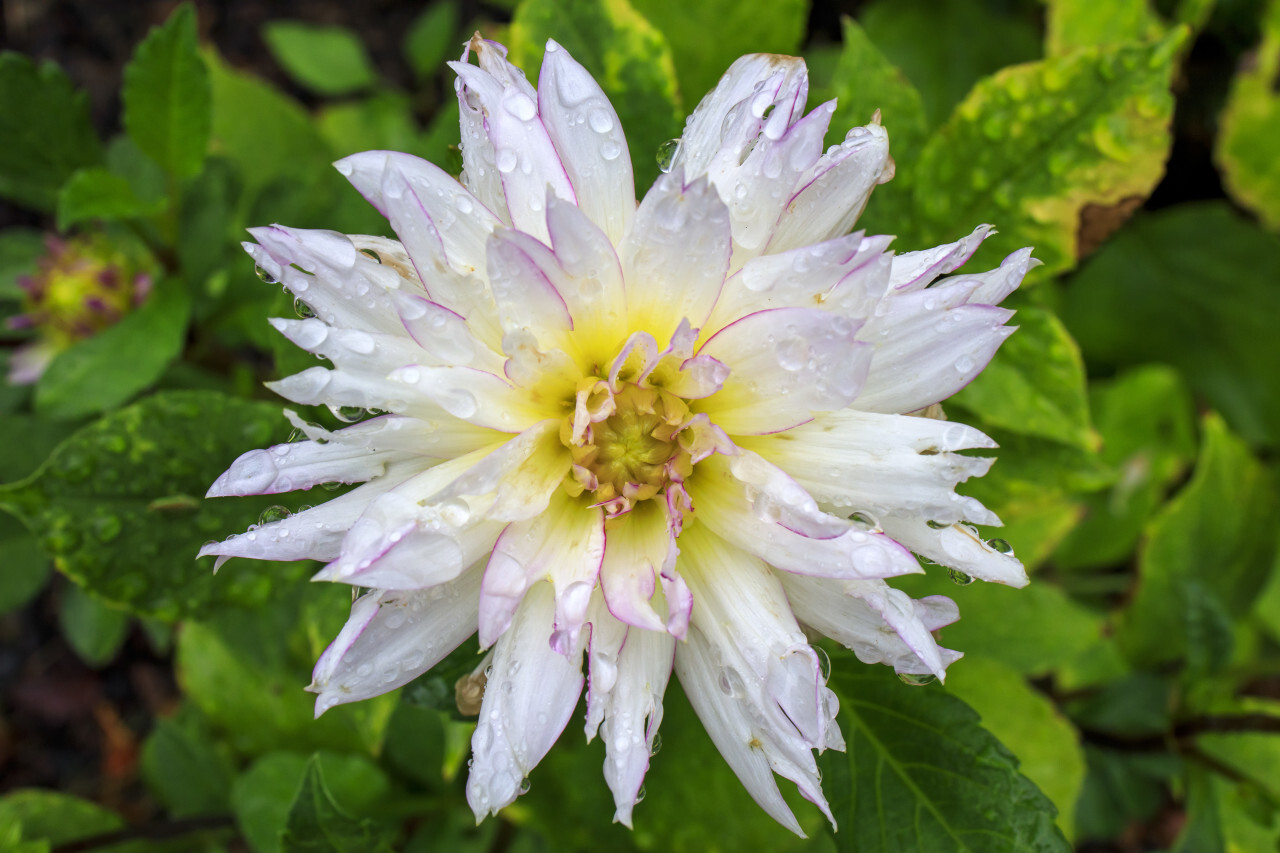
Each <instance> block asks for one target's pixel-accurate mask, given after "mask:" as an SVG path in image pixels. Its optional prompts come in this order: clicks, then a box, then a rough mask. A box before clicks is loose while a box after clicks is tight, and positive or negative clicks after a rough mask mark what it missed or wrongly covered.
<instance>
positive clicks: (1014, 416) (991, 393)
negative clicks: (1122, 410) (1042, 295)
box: [951, 307, 1099, 450]
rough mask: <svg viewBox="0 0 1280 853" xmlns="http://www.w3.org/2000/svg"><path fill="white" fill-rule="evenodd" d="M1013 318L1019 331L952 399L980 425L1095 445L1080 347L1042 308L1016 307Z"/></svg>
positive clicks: (1088, 447) (1090, 447)
mask: <svg viewBox="0 0 1280 853" xmlns="http://www.w3.org/2000/svg"><path fill="white" fill-rule="evenodd" d="M1015 322H1016V323H1017V324H1018V331H1017V332H1016V333H1014V335H1013V337H1011V338H1009V340H1007V341H1005V342H1004V345H1003V346H1002V347H1001V348H1000V350H999V352H997V353H996V357H995V358H994V359H992V360H991V363H990V364H989V365H987V369H986V370H984V371H982V373H981V375H979V376H978V378H977V379H975V380H974V381H973V382H972V383H970V384H969V386H968V387H967V388H965V389H963V390H962V391H961V392H960V393H959V394H956V395H955V396H954V397H952V398H951V404H953V405H956V406H960V407H962V408H965V409H968V410H969V411H970V412H973V413H974V414H975V415H976V416H977V418H978V420H979V421H980V424H978V425H979V426H981V425H983V424H989V425H991V426H994V427H998V428H1000V429H1006V430H1010V431H1012V432H1016V433H1019V434H1021V435H1031V436H1037V437H1039V438H1047V439H1050V440H1053V441H1060V442H1063V443H1064V444H1072V445H1075V446H1077V447H1080V448H1082V449H1084V450H1096V449H1097V448H1098V443H1099V442H1098V435H1097V433H1095V432H1094V430H1093V426H1092V424H1091V423H1090V421H1089V402H1088V398H1087V397H1086V396H1085V376H1084V361H1083V360H1082V359H1081V357H1080V348H1079V347H1078V346H1076V342H1075V341H1074V340H1072V338H1071V335H1070V333H1068V332H1067V330H1066V328H1065V327H1064V326H1063V325H1062V322H1061V321H1060V320H1059V319H1058V318H1057V317H1055V316H1054V315H1053V314H1052V313H1051V312H1049V311H1046V310H1044V309H1043V308H1030V307H1027V308H1021V309H1019V310H1018V314H1017V316H1016V317H1015Z"/></svg>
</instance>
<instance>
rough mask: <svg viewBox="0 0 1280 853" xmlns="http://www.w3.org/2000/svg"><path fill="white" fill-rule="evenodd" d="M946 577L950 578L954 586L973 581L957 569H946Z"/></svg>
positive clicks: (966, 584)
mask: <svg viewBox="0 0 1280 853" xmlns="http://www.w3.org/2000/svg"><path fill="white" fill-rule="evenodd" d="M947 577H949V578H951V582H952V583H954V584H955V585H956V586H968V585H969V584H971V583H973V578H972V577H971V576H969V575H966V574H965V573H964V572H962V571H960V570H959V569H947Z"/></svg>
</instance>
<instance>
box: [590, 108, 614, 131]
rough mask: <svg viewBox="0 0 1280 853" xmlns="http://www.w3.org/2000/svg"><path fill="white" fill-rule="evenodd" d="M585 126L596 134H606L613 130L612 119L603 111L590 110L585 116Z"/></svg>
mask: <svg viewBox="0 0 1280 853" xmlns="http://www.w3.org/2000/svg"><path fill="white" fill-rule="evenodd" d="M587 124H589V125H590V126H591V129H592V130H594V131H595V132H596V133H608V132H609V131H611V130H613V118H612V117H611V116H610V115H609V113H608V112H606V111H605V110H592V111H591V115H589V116H587Z"/></svg>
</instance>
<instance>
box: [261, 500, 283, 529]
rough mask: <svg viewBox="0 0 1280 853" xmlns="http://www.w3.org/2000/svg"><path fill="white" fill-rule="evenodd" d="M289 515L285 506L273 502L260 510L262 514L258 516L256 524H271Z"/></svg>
mask: <svg viewBox="0 0 1280 853" xmlns="http://www.w3.org/2000/svg"><path fill="white" fill-rule="evenodd" d="M290 515H291V513H290V512H289V509H288V508H287V507H283V506H280V505H279V504H275V505H273V506H269V507H267V508H266V509H264V510H263V511H262V515H260V516H258V524H271V523H272V522H275V521H284V520H285V519H286V518H288V517H289V516H290Z"/></svg>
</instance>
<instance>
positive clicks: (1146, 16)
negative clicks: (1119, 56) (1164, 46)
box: [1045, 0, 1165, 56]
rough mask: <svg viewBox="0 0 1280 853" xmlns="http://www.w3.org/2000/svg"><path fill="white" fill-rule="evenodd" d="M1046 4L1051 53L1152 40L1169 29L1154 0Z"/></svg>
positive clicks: (1065, 0) (1054, 1)
mask: <svg viewBox="0 0 1280 853" xmlns="http://www.w3.org/2000/svg"><path fill="white" fill-rule="evenodd" d="M1046 5H1047V6H1048V9H1047V11H1046V15H1045V50H1046V51H1047V52H1048V54H1049V55H1050V56H1066V55H1067V54H1069V53H1072V52H1073V51H1076V50H1080V49H1082V48H1088V47H1119V46H1120V45H1124V44H1131V43H1133V42H1142V41H1150V40H1152V39H1156V38H1159V37H1160V36H1162V35H1164V32H1165V25H1164V22H1163V21H1161V20H1160V16H1159V15H1157V14H1156V12H1155V10H1154V9H1153V8H1151V0H1110V2H1107V3H1092V2H1089V0H1048V2H1047V3H1046Z"/></svg>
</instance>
